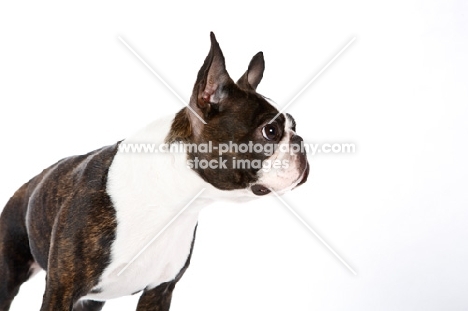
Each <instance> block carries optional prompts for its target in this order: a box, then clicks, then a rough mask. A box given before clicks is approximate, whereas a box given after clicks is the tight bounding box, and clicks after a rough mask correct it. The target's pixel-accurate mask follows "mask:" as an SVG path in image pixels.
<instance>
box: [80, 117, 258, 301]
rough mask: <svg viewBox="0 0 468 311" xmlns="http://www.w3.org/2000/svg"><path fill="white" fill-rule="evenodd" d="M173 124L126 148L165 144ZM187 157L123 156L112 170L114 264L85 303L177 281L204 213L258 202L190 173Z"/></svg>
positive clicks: (156, 126)
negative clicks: (217, 206) (217, 204)
mask: <svg viewBox="0 0 468 311" xmlns="http://www.w3.org/2000/svg"><path fill="white" fill-rule="evenodd" d="M171 120H172V118H168V119H165V120H159V121H157V122H154V123H152V124H150V125H149V126H148V127H146V128H144V129H143V130H142V131H140V132H138V133H136V134H135V135H133V136H132V137H130V138H129V139H126V140H124V141H123V142H122V144H123V143H127V144H129V143H153V144H162V143H163V142H164V138H165V136H166V134H167V133H168V132H169V128H170V124H171ZM186 160H187V159H186V155H185V154H174V153H170V154H167V153H166V154H161V153H122V152H118V153H117V154H116V156H115V158H114V160H113V162H112V165H111V167H110V169H109V174H108V182H107V192H108V194H109V195H110V197H111V199H112V203H113V205H114V208H115V210H116V218H117V230H116V239H115V241H114V243H113V245H112V248H111V262H110V264H109V266H108V267H107V268H106V269H105V270H104V272H103V274H102V275H101V280H100V283H99V284H98V285H97V286H95V287H94V289H96V290H99V293H90V294H88V295H86V296H85V297H83V299H95V300H107V299H112V298H117V297H120V296H124V295H130V294H132V293H135V292H137V291H140V290H143V289H145V288H154V287H156V286H158V285H159V284H161V283H164V282H168V281H172V280H173V279H174V278H175V277H176V276H177V274H178V273H179V272H180V270H181V269H182V268H183V267H184V265H185V263H186V261H187V258H188V256H189V254H190V249H191V245H192V240H193V236H194V230H195V227H196V225H197V221H198V214H199V212H200V210H201V208H203V207H205V206H207V205H209V204H210V203H212V202H214V201H215V200H223V199H224V200H234V201H240V200H241V199H242V198H243V200H246V199H247V200H248V199H252V197H254V195H253V194H251V193H250V191H248V190H247V189H246V190H235V191H221V190H218V189H216V188H214V187H213V186H211V185H210V184H207V183H206V182H204V181H203V179H201V178H200V177H199V176H198V175H197V174H196V173H195V172H193V171H192V170H190V169H189V168H188V167H187V163H186ZM203 188H205V189H206V190H205V191H204V192H203V194H202V195H201V196H200V197H198V198H197V199H196V200H195V201H194V202H193V203H192V204H191V205H190V206H189V207H188V208H187V209H186V210H185V211H184V212H183V213H182V214H181V215H180V216H179V217H178V218H177V219H176V220H175V221H174V222H173V223H172V224H171V225H170V226H169V227H167V228H166V229H165V230H164V232H163V233H162V234H161V235H160V236H158V238H157V239H155V240H154V241H153V243H151V245H150V246H149V247H148V248H147V249H146V250H145V251H144V252H143V253H142V254H141V255H140V256H139V257H138V258H137V259H136V260H135V261H134V262H133V263H132V264H131V265H129V266H128V268H127V269H126V270H125V271H124V272H123V273H122V274H120V275H117V274H119V272H120V271H121V270H122V269H123V268H124V267H125V266H126V265H127V264H128V263H129V262H130V261H131V260H132V259H133V257H134V256H135V255H136V254H138V253H139V252H140V251H141V250H142V249H143V248H144V247H145V246H146V245H147V244H148V242H149V241H151V240H152V239H153V238H154V237H155V236H156V235H157V234H159V233H160V232H161V230H162V229H163V228H164V227H165V226H166V225H167V224H168V223H169V222H170V221H171V219H173V218H174V216H175V215H177V213H179V212H180V211H181V209H183V208H184V206H185V205H186V204H187V203H189V202H190V200H191V199H192V198H193V197H195V195H196V194H197V193H198V192H200V190H202V189H203Z"/></svg>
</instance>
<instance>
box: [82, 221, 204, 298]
mask: <svg viewBox="0 0 468 311" xmlns="http://www.w3.org/2000/svg"><path fill="white" fill-rule="evenodd" d="M165 214H166V215H164V216H162V217H161V220H160V221H158V220H155V219H151V217H149V216H148V215H146V216H145V215H143V214H138V215H134V217H126V218H122V217H120V218H118V219H117V220H118V225H117V226H118V227H117V238H116V240H115V242H114V244H113V246H112V256H111V257H112V259H111V263H110V265H109V266H108V267H107V269H106V270H105V271H104V273H103V274H102V277H101V281H100V283H99V284H98V286H96V287H95V288H94V291H93V292H94V293H91V294H89V295H88V296H87V298H92V299H103V300H106V299H112V298H116V297H119V296H123V295H129V294H132V293H135V292H138V291H140V290H143V289H145V288H154V287H156V286H157V285H159V284H161V283H164V282H169V281H172V280H174V278H176V276H177V275H178V274H179V273H180V271H181V270H182V269H183V268H184V267H185V265H186V262H187V259H188V257H189V256H190V253H191V250H192V245H193V244H192V242H193V239H194V233H195V228H196V225H197V215H196V213H195V214H194V213H187V214H182V215H181V216H180V217H178V218H177V219H176V220H175V221H174V222H173V223H172V224H171V225H170V226H169V227H167V228H166V229H165V230H164V232H162V233H161V231H162V229H163V228H164V225H166V224H167V223H169V222H170V220H171V217H172V218H173V215H169V214H170V213H165ZM135 257H136V259H134V258H135ZM133 259H134V261H133V262H132V260H133ZM129 263H130V265H128V266H127V264H129ZM123 269H125V270H123Z"/></svg>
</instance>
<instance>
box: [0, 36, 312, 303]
mask: <svg viewBox="0 0 468 311" xmlns="http://www.w3.org/2000/svg"><path fill="white" fill-rule="evenodd" d="M264 68H265V64H264V59H263V54H262V52H259V53H258V54H256V55H255V56H254V57H253V58H252V60H251V62H250V64H249V66H248V69H247V71H246V72H245V73H244V74H243V76H242V77H241V78H240V79H239V80H238V81H237V82H234V81H233V80H232V79H231V78H230V77H229V75H228V73H227V71H226V68H225V61H224V56H223V53H222V52H221V49H220V47H219V44H218V42H217V41H216V38H215V36H214V34H213V33H211V48H210V51H209V54H208V56H207V57H206V59H205V62H204V63H203V66H202V67H201V69H200V71H199V72H198V75H197V79H196V82H195V86H194V88H193V93H192V96H191V98H190V102H189V104H188V105H187V107H185V108H184V109H182V110H180V111H179V112H178V113H177V114H176V115H175V116H171V117H170V118H163V119H160V120H157V121H156V122H154V123H152V124H150V125H148V126H146V127H145V128H143V129H142V130H140V131H139V132H137V133H136V134H134V135H133V136H131V137H130V138H128V139H125V140H123V141H120V142H118V143H116V144H114V145H111V146H107V147H103V148H101V149H98V150H95V151H92V152H90V153H88V154H85V155H79V156H73V157H69V158H65V159H63V160H61V161H59V162H57V163H55V164H54V165H52V166H50V167H48V168H46V169H45V170H43V171H42V173H40V174H39V175H37V176H35V177H34V178H32V179H31V180H29V181H28V182H27V183H26V184H24V185H23V186H22V187H21V188H19V189H18V190H17V191H16V193H15V194H14V195H13V197H11V199H10V200H9V201H8V203H7V204H6V206H5V208H4V209H3V211H2V214H1V217H0V311H6V310H8V309H9V308H10V304H11V303H12V301H13V298H14V297H15V295H16V294H17V293H18V291H19V288H20V286H21V284H22V283H23V282H25V281H26V280H28V279H29V278H30V277H31V276H32V275H33V274H34V273H36V272H37V271H38V270H40V269H43V270H45V271H47V278H46V290H45V293H44V297H43V302H42V307H41V310H42V311H59V310H101V309H102V307H103V305H104V303H105V301H106V300H107V299H112V298H116V297H120V296H124V295H130V294H134V293H137V292H142V294H141V297H140V299H139V302H138V307H137V310H139V311H150V310H154V311H156V310H158V311H167V310H169V307H170V303H171V297H172V292H173V290H174V287H175V285H176V283H177V282H178V281H179V280H180V278H181V277H182V275H183V274H184V272H185V270H186V269H187V267H188V266H189V263H190V257H191V254H192V249H193V246H194V241H195V232H196V228H197V219H198V214H199V212H200V210H201V208H203V207H204V206H207V205H208V204H210V203H213V202H216V201H219V200H229V201H235V202H244V201H248V200H251V199H254V198H258V197H261V196H265V195H273V194H283V193H285V192H287V191H290V190H292V189H294V188H295V187H297V186H298V185H300V184H303V183H304V182H305V181H306V179H307V176H308V173H309V165H308V162H307V158H306V154H305V152H304V150H303V149H301V148H290V149H289V150H287V151H286V149H288V148H286V149H285V148H281V147H284V146H286V147H297V146H299V145H301V144H302V138H301V137H300V136H298V135H297V134H296V124H295V121H294V119H293V118H292V117H291V116H290V115H289V114H283V113H279V111H278V110H277V109H276V108H275V106H274V103H273V102H272V101H271V100H269V99H268V98H266V97H264V96H262V95H260V94H258V93H257V92H256V88H257V86H258V84H259V83H260V80H261V79H262V77H263V71H264ZM143 143H144V144H148V143H151V144H154V145H158V146H166V148H162V149H161V151H163V150H167V149H168V148H170V147H172V146H178V147H180V146H182V147H184V148H183V149H182V150H183V152H175V151H172V152H158V153H157V152H137V151H135V152H129V150H128V148H129V146H135V145H136V144H143ZM269 144H273V145H274V146H275V148H274V149H270V150H272V151H271V152H265V150H267V148H266V147H267V146H269ZM197 146H204V148H198V149H197V148H196V147H197ZM252 146H253V148H252ZM124 147H125V148H124ZM189 147H190V148H189ZM207 147H208V148H207ZM227 147H228V148H227ZM241 147H242V148H241ZM262 148H263V150H261V151H259V150H260V149H262ZM293 149H294V150H293ZM157 150H159V149H157ZM259 163H262V166H259V165H258V164H259ZM264 163H270V164H271V163H273V164H271V165H264ZM253 164H256V165H253ZM273 192H274V193H273ZM197 195H198V196H197ZM195 197H196V198H195ZM194 198H195V199H194Z"/></svg>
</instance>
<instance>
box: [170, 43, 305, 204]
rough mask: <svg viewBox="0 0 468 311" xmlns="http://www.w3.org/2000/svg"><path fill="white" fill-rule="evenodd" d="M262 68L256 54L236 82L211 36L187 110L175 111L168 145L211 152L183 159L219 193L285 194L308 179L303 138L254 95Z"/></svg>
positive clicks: (285, 117) (285, 118)
mask: <svg viewBox="0 0 468 311" xmlns="http://www.w3.org/2000/svg"><path fill="white" fill-rule="evenodd" d="M264 68H265V64H264V59H263V54H262V53H261V52H260V53H258V54H257V55H255V56H254V57H253V58H252V60H251V62H250V64H249V67H248V69H247V71H246V72H245V74H244V75H243V76H242V77H241V78H240V79H239V80H238V81H237V83H235V82H234V81H233V80H232V79H231V78H230V77H229V74H228V73H227V71H226V68H225V62H224V56H223V54H222V52H221V49H220V47H219V44H218V42H217V41H216V38H215V36H214V34H211V49H210V52H209V54H208V56H207V57H206V59H205V62H204V64H203V66H202V67H201V69H200V71H199V72H198V76H197V81H196V82H195V86H194V89H193V93H192V97H191V100H190V108H191V111H189V110H188V109H184V110H182V111H181V112H179V114H178V115H177V116H176V118H175V120H174V123H173V125H172V129H171V133H170V134H169V136H168V141H171V142H172V141H176V140H183V141H184V142H186V143H190V144H196V145H199V146H200V145H205V146H212V147H213V148H212V149H211V150H208V151H207V150H206V149H203V148H201V149H202V150H200V148H198V150H189V152H188V154H187V155H188V159H189V161H190V163H191V168H192V169H193V170H195V171H196V172H197V173H198V175H200V176H201V177H202V178H203V179H204V180H205V181H206V182H208V183H210V184H212V185H213V186H215V187H216V188H218V189H222V190H233V189H249V190H250V191H251V192H252V193H253V194H255V195H265V194H268V193H269V192H270V189H271V190H274V191H275V192H278V193H283V192H285V191H288V190H291V189H293V188H294V187H296V186H298V185H300V184H302V183H304V182H305V181H306V179H307V175H308V172H309V165H308V162H307V158H306V154H305V151H303V150H299V149H300V148H299V147H300V146H301V145H302V138H301V137H300V136H298V135H297V134H296V124H295V121H294V119H293V118H292V116H290V115H289V114H279V115H278V113H279V111H278V110H277V109H276V108H275V107H274V106H273V105H272V104H271V103H270V102H269V100H268V99H266V98H265V97H264V96H262V95H260V94H258V93H257V92H256V88H257V86H258V84H259V83H260V81H261V79H262V76H263V71H264ZM195 113H196V114H197V115H198V116H199V117H200V118H198V117H197V116H196V115H195ZM201 119H203V121H204V122H205V123H206V124H205V123H204V122H203V121H202V120H201ZM187 120H188V121H189V124H190V125H189V126H187V124H186V123H187V122H185V121H187Z"/></svg>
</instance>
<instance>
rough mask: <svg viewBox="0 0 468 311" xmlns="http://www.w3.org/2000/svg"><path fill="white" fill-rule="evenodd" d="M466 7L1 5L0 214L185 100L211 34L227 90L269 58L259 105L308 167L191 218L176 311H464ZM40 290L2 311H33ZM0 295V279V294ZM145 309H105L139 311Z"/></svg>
mask: <svg viewBox="0 0 468 311" xmlns="http://www.w3.org/2000/svg"><path fill="white" fill-rule="evenodd" d="M467 21H468V6H467V2H466V1H458V2H457V1H442V0H441V1H407V0H406V1H391V2H387V4H384V3H383V2H382V3H380V2H379V4H377V2H376V1H367V2H366V1H357V2H356V1H353V2H351V1H327V2H326V4H324V3H317V2H309V3H307V4H304V3H300V2H295V1H287V2H281V4H272V2H270V3H267V2H264V3H253V2H251V1H235V2H232V1H231V2H229V3H226V4H223V3H221V2H218V1H213V2H208V1H192V2H188V1H187V2H180V1H172V2H169V1H164V2H162V1H161V2H152V3H149V2H148V3H146V2H135V1H133V2H127V3H123V2H110V1H109V2H107V3H97V2H91V1H90V2H79V3H75V4H65V3H63V2H56V3H49V2H44V1H41V2H32V1H31V2H29V3H23V2H14V4H6V2H2V4H0V135H1V141H0V143H1V147H0V148H1V149H0V156H1V158H0V159H1V161H0V172H1V174H0V186H1V187H0V202H1V205H4V204H5V203H6V202H7V200H8V198H9V197H10V196H11V195H12V194H13V193H14V191H15V190H16V189H17V188H18V187H19V186H20V185H21V184H23V183H24V182H26V181H27V180H29V178H31V177H32V176H34V175H36V174H37V173H39V172H40V171H41V170H42V169H43V168H45V167H47V166H49V165H50V164H52V163H55V162H56V161H57V160H58V159H60V158H63V157H66V156H69V155H74V154H82V153H86V152H88V151H90V150H93V149H96V148H99V147H101V146H104V145H109V144H113V143H114V142H116V141H117V140H120V139H123V138H125V137H126V136H128V135H130V134H131V133H133V132H134V131H136V130H138V129H139V128H141V127H142V126H144V125H145V124H147V123H149V122H150V121H152V120H153V119H156V118H158V116H160V115H163V114H168V113H175V112H176V111H178V110H179V109H180V108H181V107H182V106H181V103H180V102H178V101H177V99H176V98H175V97H174V96H173V95H172V94H171V93H170V92H169V91H167V89H166V88H165V87H164V86H163V85H162V83H160V82H159V81H158V80H157V79H156V78H155V77H154V76H153V75H152V74H151V73H150V72H149V71H148V69H147V68H145V67H144V66H143V65H142V64H141V63H140V62H139V61H138V60H137V59H136V58H135V57H134V55H132V54H131V53H130V52H129V51H128V50H127V49H126V47H125V46H124V45H123V44H122V43H121V42H120V41H119V40H118V36H122V38H124V39H125V40H127V42H128V43H129V44H130V45H132V46H133V47H134V49H135V50H136V51H138V52H139V53H140V55H142V57H143V58H145V59H146V60H147V61H148V63H150V64H151V66H152V67H153V68H154V69H155V70H156V71H157V72H158V73H159V74H160V75H161V76H162V77H163V78H164V79H165V80H166V81H167V82H168V83H169V84H170V85H171V86H172V87H173V88H174V89H175V90H176V91H177V92H178V93H179V94H180V95H181V96H182V97H183V98H184V99H186V100H188V98H189V96H190V93H191V89H192V86H193V83H194V81H195V77H196V74H197V71H198V69H199V67H200V66H201V65H202V63H203V60H204V58H205V56H206V54H207V53H208V49H209V31H214V32H215V34H216V35H217V38H218V41H219V42H220V45H221V48H222V49H223V51H224V55H225V57H226V61H227V67H228V71H229V73H230V74H231V76H232V77H233V79H237V78H238V77H240V75H241V74H242V73H243V72H244V71H245V70H246V68H247V65H248V62H249V61H250V58H251V57H252V56H253V55H254V54H255V53H257V52H258V51H260V50H262V51H263V52H264V55H265V60H266V71H265V75H264V79H263V81H262V83H261V84H260V85H259V88H258V91H259V92H260V93H262V94H264V95H266V96H268V97H271V98H273V99H274V100H275V101H276V102H277V103H278V104H279V105H280V106H281V105H284V104H286V103H287V102H288V101H289V100H290V99H291V98H292V97H293V96H294V95H295V94H296V92H298V91H299V90H300V89H301V88H302V87H303V86H304V85H305V84H306V83H307V82H308V81H310V79H312V77H313V76H314V75H315V74H316V73H317V72H318V71H319V70H320V69H321V68H322V67H323V66H324V65H325V64H326V63H327V62H328V61H329V60H330V59H332V57H333V56H334V55H335V54H336V53H337V52H338V51H339V50H340V49H341V48H342V47H343V46H344V45H345V44H346V43H347V42H348V41H349V40H351V38H352V37H354V36H355V37H356V41H355V42H354V43H353V44H352V45H351V46H350V47H349V49H348V50H347V51H346V52H345V53H344V54H343V55H341V56H340V57H339V58H338V59H337V60H336V62H334V63H333V64H332V65H331V66H330V67H329V68H328V69H327V71H325V72H324V73H323V75H321V76H320V78H319V79H317V80H316V81H315V82H314V83H313V84H312V86H311V87H310V88H309V89H308V90H307V91H306V92H304V93H303V94H302V96H301V97H300V98H299V99H298V100H297V101H296V102H295V103H294V104H293V105H292V106H291V107H290V108H289V109H288V112H289V113H291V114H292V115H293V116H294V117H295V118H296V121H297V123H298V126H297V128H298V132H299V134H300V135H301V136H303V137H304V139H305V140H306V142H352V143H355V144H356V146H357V152H356V154H353V155H318V156H315V157H311V158H310V161H311V167H312V169H311V175H310V178H309V181H308V182H307V183H306V184H305V185H303V186H301V187H300V188H298V189H297V190H295V191H293V192H291V193H289V194H287V195H285V196H284V200H285V201H286V202H288V203H289V204H290V205H291V206H292V207H293V208H295V209H296V210H297V212H298V213H299V214H300V215H301V216H302V217H303V218H304V219H305V220H306V221H307V222H308V223H309V224H310V225H311V226H312V227H313V228H314V229H315V230H316V231H317V232H318V233H319V234H320V235H321V236H322V237H323V238H324V239H325V240H326V241H328V242H329V243H330V245H331V246H332V247H333V248H334V249H335V250H336V251H337V252H338V253H339V254H340V255H342V257H343V258H344V259H345V260H346V261H347V262H348V263H349V264H350V265H351V266H352V267H353V268H354V269H355V270H356V271H357V273H358V275H357V276H354V275H353V274H352V273H350V272H349V271H348V270H347V269H346V268H345V267H344V266H343V265H342V264H341V263H340V262H339V261H338V260H337V259H336V258H335V257H334V256H333V255H332V254H331V253H330V252H329V251H328V250H327V249H326V248H325V247H324V246H323V245H322V244H320V242H318V240H317V239H316V238H315V237H314V236H313V235H312V234H310V232H308V231H307V229H305V228H304V227H303V226H302V225H301V224H300V222H299V221H297V220H296V219H295V218H294V217H293V216H292V214H291V213H290V212H288V210H287V209H286V208H285V207H284V206H283V205H282V204H281V203H280V202H279V201H278V200H277V199H275V198H274V197H273V198H263V199H261V200H258V201H256V202H254V203H252V204H244V205H226V204H218V205H213V206H211V207H208V208H206V209H205V210H204V211H203V212H202V214H201V217H200V222H199V230H198V237H197V240H196V246H195V250H194V253H193V259H192V264H191V267H190V268H189V270H188V271H187V273H186V274H185V276H184V277H183V278H182V280H181V281H180V283H179V284H178V285H177V287H176V291H175V294H174V298H173V306H172V309H171V310H174V311H177V310H204V311H208V310H216V311H218V310H467V309H468V295H467V294H466V293H467V292H468V278H467V276H468V268H467V266H466V263H467V262H468V248H467V241H468V229H467V223H468V209H467V206H468V204H467V202H468V191H467V189H468V187H467V186H468V181H467V177H468V165H467V164H466V163H467V159H468V147H467V133H468V125H467V121H466V120H467V118H468V108H467V106H468V88H467V85H468V78H467V71H468V61H467V59H468V58H467V55H468V40H467V39H468V22H467ZM44 276H45V275H44V274H43V273H41V274H39V275H38V276H36V277H35V278H34V279H33V280H31V281H30V282H28V283H26V284H25V285H24V286H23V287H22V289H21V291H20V294H19V295H18V296H17V299H16V300H15V301H14V303H13V306H12V309H11V310H38V309H39V307H40V304H41V299H42V293H43V290H44ZM0 281H1V280H0ZM137 298H138V297H136V296H133V297H125V298H120V299H117V300H113V301H109V302H108V303H107V305H106V307H105V308H104V310H132V309H133V308H134V306H135V304H136V300H137Z"/></svg>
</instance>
